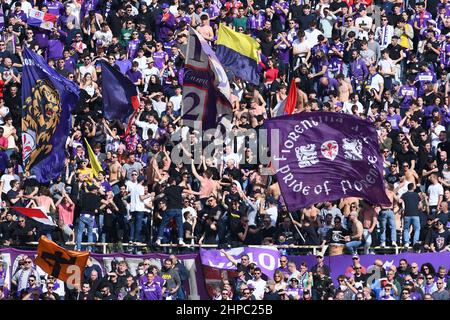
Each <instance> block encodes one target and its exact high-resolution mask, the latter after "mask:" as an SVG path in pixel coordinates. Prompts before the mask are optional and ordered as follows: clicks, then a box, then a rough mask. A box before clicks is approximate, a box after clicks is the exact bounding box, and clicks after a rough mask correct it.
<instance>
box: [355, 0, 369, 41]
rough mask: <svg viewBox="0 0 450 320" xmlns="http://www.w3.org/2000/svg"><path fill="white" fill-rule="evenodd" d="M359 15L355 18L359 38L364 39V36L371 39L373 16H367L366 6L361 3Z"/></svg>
mask: <svg viewBox="0 0 450 320" xmlns="http://www.w3.org/2000/svg"><path fill="white" fill-rule="evenodd" d="M359 15H360V16H359V17H358V18H356V20H355V26H356V27H357V28H358V30H359V34H358V38H359V39H360V40H362V39H363V38H366V40H368V39H369V31H370V30H371V29H372V23H373V20H372V18H370V17H368V16H367V11H366V7H365V6H363V5H361V6H360V7H359Z"/></svg>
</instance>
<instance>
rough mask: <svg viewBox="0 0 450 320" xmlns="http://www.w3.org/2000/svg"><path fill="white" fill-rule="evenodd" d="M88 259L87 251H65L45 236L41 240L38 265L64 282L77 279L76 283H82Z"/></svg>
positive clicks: (37, 258) (37, 259)
mask: <svg viewBox="0 0 450 320" xmlns="http://www.w3.org/2000/svg"><path fill="white" fill-rule="evenodd" d="M88 258H89V252H87V251H86V252H82V251H74V250H67V249H64V248H62V247H60V246H58V245H57V244H56V243H54V242H53V241H51V240H49V239H48V238H47V237H45V236H41V238H40V239H39V245H38V248H37V257H36V264H37V265H38V266H39V267H41V269H42V270H44V272H46V273H47V274H49V275H52V276H54V277H55V278H57V279H60V280H62V281H64V282H67V280H68V279H69V278H70V277H75V279H73V280H74V282H75V283H81V281H82V280H83V274H84V268H85V267H86V262H87V260H88ZM71 280H72V279H71Z"/></svg>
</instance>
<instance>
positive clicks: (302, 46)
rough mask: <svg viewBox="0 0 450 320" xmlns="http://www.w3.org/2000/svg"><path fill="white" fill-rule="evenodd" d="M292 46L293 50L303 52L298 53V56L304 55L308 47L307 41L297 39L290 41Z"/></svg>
mask: <svg viewBox="0 0 450 320" xmlns="http://www.w3.org/2000/svg"><path fill="white" fill-rule="evenodd" d="M292 48H293V50H298V51H300V52H303V53H300V54H299V56H300V57H306V53H307V51H308V49H309V47H308V43H307V42H306V41H303V42H300V41H299V40H298V39H296V40H294V42H293V43H292Z"/></svg>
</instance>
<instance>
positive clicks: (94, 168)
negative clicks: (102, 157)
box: [84, 138, 103, 176]
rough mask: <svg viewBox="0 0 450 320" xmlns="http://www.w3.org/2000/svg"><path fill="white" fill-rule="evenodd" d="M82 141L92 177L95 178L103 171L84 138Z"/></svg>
mask: <svg viewBox="0 0 450 320" xmlns="http://www.w3.org/2000/svg"><path fill="white" fill-rule="evenodd" d="M84 141H86V146H87V151H88V156H89V162H90V163H91V168H92V171H94V175H95V176H97V175H98V173H99V172H100V171H103V169H102V166H101V164H100V162H99V161H98V159H97V157H96V156H95V154H94V151H93V150H92V148H91V146H90V145H89V142H87V140H86V138H84Z"/></svg>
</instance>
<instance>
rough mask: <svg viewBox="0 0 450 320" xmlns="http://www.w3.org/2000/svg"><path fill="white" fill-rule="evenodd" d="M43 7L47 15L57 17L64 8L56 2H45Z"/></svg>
mask: <svg viewBox="0 0 450 320" xmlns="http://www.w3.org/2000/svg"><path fill="white" fill-rule="evenodd" d="M44 5H45V6H46V7H47V8H48V13H50V14H53V15H55V16H59V15H60V14H61V13H62V10H63V8H64V6H63V5H62V3H61V2H59V1H58V0H45V1H44Z"/></svg>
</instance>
